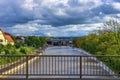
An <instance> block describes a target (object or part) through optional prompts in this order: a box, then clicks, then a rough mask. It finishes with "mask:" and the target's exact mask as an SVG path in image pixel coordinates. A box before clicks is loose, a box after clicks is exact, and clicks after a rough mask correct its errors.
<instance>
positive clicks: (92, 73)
mask: <svg viewBox="0 0 120 80" xmlns="http://www.w3.org/2000/svg"><path fill="white" fill-rule="evenodd" d="M114 59H115V60H114ZM119 63H120V56H80V55H0V79H2V78H11V77H12V78H13V76H14V78H25V79H30V78H36V76H37V78H43V79H44V78H59V77H61V78H71V79H72V78H76V79H78V78H79V79H85V78H95V77H96V78H104V79H111V78H113V79H120V78H119V75H120V64H119Z"/></svg>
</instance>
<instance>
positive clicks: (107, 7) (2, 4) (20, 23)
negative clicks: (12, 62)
mask: <svg viewBox="0 0 120 80" xmlns="http://www.w3.org/2000/svg"><path fill="white" fill-rule="evenodd" d="M111 18H118V19H119V18H120V0H0V28H2V29H3V30H4V31H6V32H9V33H11V34H20V35H40V36H83V35H87V34H88V33H90V32H92V31H95V30H97V29H99V28H101V27H103V23H104V22H105V21H107V20H109V19H111Z"/></svg>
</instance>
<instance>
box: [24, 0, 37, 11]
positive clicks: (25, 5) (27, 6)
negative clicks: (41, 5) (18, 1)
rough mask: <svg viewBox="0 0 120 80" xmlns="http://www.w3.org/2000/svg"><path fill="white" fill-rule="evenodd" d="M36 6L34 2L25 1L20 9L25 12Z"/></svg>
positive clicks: (31, 0)
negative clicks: (23, 9)
mask: <svg viewBox="0 0 120 80" xmlns="http://www.w3.org/2000/svg"><path fill="white" fill-rule="evenodd" d="M37 6H38V4H37V3H35V2H34V0H25V1H24V2H23V4H22V7H23V8H25V9H27V10H33V9H34V8H35V7H37Z"/></svg>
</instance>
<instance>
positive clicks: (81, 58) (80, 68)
mask: <svg viewBox="0 0 120 80" xmlns="http://www.w3.org/2000/svg"><path fill="white" fill-rule="evenodd" d="M80 79H82V56H80Z"/></svg>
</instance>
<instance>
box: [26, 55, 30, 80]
mask: <svg viewBox="0 0 120 80" xmlns="http://www.w3.org/2000/svg"><path fill="white" fill-rule="evenodd" d="M28 76H29V75H28V56H26V79H28Z"/></svg>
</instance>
